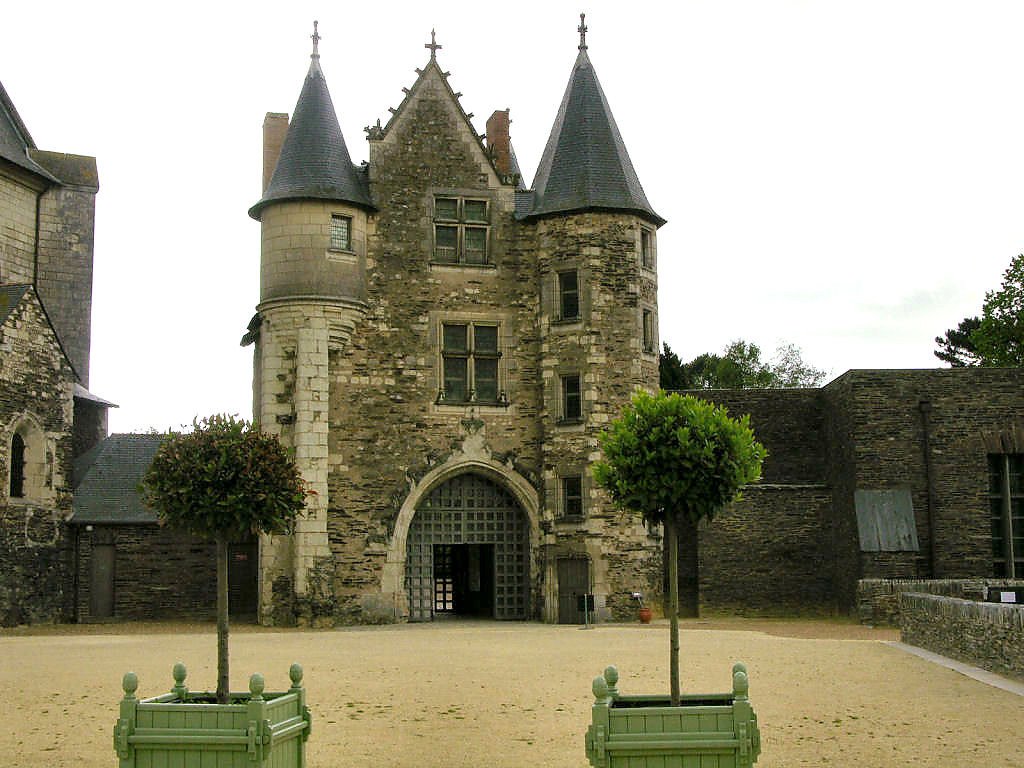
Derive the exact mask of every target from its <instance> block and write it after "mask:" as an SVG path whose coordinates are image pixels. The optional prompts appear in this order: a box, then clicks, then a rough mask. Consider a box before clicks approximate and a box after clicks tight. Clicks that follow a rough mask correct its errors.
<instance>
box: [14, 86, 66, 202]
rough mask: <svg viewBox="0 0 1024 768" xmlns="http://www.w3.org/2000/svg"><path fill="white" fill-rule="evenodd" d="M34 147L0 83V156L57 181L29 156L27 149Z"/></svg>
mask: <svg viewBox="0 0 1024 768" xmlns="http://www.w3.org/2000/svg"><path fill="white" fill-rule="evenodd" d="M35 148H36V144H35V142H34V141H33V140H32V136H31V134H29V132H28V128H26V127H25V123H23V122H22V121H21V116H20V115H19V114H18V110H17V109H15V108H14V102H13V101H11V97H10V96H8V95H7V91H6V90H5V89H4V84H3V83H0V157H2V158H3V159H5V160H8V161H10V162H12V163H14V164H15V165H17V166H20V167H21V168H24V169H25V170H27V171H31V172H32V173H35V174H37V175H39V176H42V177H43V178H44V179H46V180H47V181H51V182H55V181H57V180H58V179H57V178H56V177H55V176H53V174H51V173H50V172H49V171H47V170H46V169H45V168H43V167H42V166H40V165H39V164H38V163H37V162H35V161H34V160H33V159H32V158H31V157H29V150H31V149H35Z"/></svg>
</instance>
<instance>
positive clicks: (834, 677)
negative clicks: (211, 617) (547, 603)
mask: <svg viewBox="0 0 1024 768" xmlns="http://www.w3.org/2000/svg"><path fill="white" fill-rule="evenodd" d="M894 639H898V638H897V633H896V632H894V631H892V630H883V629H877V630H872V629H869V628H865V627H859V626H855V625H851V624H843V623H838V622H832V621H767V620H762V621H758V620H741V619H730V620H719V621H714V620H712V621H697V620H689V621H686V622H684V623H683V632H682V662H681V667H682V680H683V690H684V692H694V693H699V692H716V691H726V690H728V689H729V686H730V668H731V665H732V663H733V661H736V660H741V661H744V662H745V663H746V664H747V667H748V669H749V671H750V695H751V701H752V702H753V704H754V706H755V709H756V711H757V713H758V719H759V722H760V727H761V734H762V740H763V751H762V754H761V759H760V760H759V762H758V766H759V768H760V767H761V766H763V767H764V768H792V767H795V766H849V767H850V768H881V767H882V766H885V767H886V768H888V767H889V766H915V768H920V767H921V766H934V767H935V768H940V767H942V768H945V767H946V766H957V767H958V768H972V767H975V766H976V767H977V768H982V766H984V768H999V767H1003V766H1006V767H1013V768H1022V767H1024V749H1022V747H1021V729H1022V727H1024V697H1020V696H1015V695H1013V694H1011V693H1007V692H1005V691H1001V690H998V689H995V688H991V687H989V686H986V685H984V684H982V683H979V682H976V681H974V680H971V679H969V678H967V677H964V676H962V675H960V674H958V673H956V672H953V671H950V670H947V669H944V668H941V667H939V666H937V665H934V664H931V663H929V662H926V661H924V660H922V659H919V658H917V657H915V656H911V655H910V654H907V653H904V652H903V651H901V650H899V649H897V648H894V647H891V646H889V645H886V644H885V643H884V641H886V640H894ZM215 654H216V641H215V630H214V627H213V626H212V625H195V624H193V625H172V624H123V625H106V626H64V627H43V628H38V629H25V628H21V629H13V630H0V690H2V691H3V695H2V696H0V722H3V723H4V727H3V728H2V729H0V754H3V755H5V763H6V764H7V765H15V766H76V768H77V767H81V768H93V767H98V766H106V767H109V766H113V765H116V758H115V755H114V752H113V748H112V744H111V733H112V728H113V724H114V721H115V719H116V716H117V704H118V701H119V699H120V697H121V686H120V682H121V676H122V675H123V673H124V672H126V671H128V670H132V671H134V672H136V673H137V674H138V676H139V681H140V685H139V695H140V696H143V697H146V696H152V695H156V694H158V693H163V692H165V691H166V690H168V689H169V688H170V686H171V685H172V684H173V680H172V679H171V666H172V665H173V663H174V662H175V661H179V660H180V661H183V662H185V664H186V665H187V666H188V669H189V679H188V683H189V685H190V687H191V688H193V689H196V690H198V689H202V688H211V687H213V686H214V684H215V659H216V655H215ZM231 661H232V668H231V679H232V689H233V690H245V689H246V688H247V680H248V676H249V674H251V673H252V672H261V673H263V674H264V675H265V677H266V678H267V689H268V690H283V689H284V688H286V687H287V685H288V666H289V665H290V664H291V663H292V662H293V661H298V662H300V663H301V664H302V665H303V667H304V669H305V673H306V677H305V684H306V688H307V690H308V696H309V703H310V706H311V708H312V710H313V718H314V719H313V734H312V737H311V738H310V741H309V745H308V753H307V754H308V758H309V764H310V766H311V768H317V767H319V766H323V767H325V768H326V767H328V766H331V767H333V766H340V765H351V766H439V767H440V766H444V767H445V768H459V767H461V766H473V767H476V766H488V767H491V766H493V767H495V768H497V767H501V766H507V767H508V768H523V767H525V766H552V767H554V766H558V767H559V768H565V767H568V766H574V767H576V766H578V767H579V768H583V767H584V766H586V765H587V761H586V757H585V756H584V752H583V734H584V732H585V731H586V727H587V724H588V722H589V712H590V704H591V701H592V698H591V695H590V682H591V680H592V679H593V677H594V676H595V675H597V674H599V673H600V672H601V670H602V669H603V668H604V667H605V666H606V665H607V664H610V663H614V664H616V665H617V666H618V667H619V671H620V675H621V679H620V681H619V688H620V690H621V691H622V692H623V693H659V692H665V691H667V686H668V682H667V681H668V624H667V622H660V623H655V624H653V625H651V626H647V627H642V626H640V625H603V626H600V627H597V628H595V629H591V630H589V631H588V630H581V629H579V628H577V627H570V626H550V625H543V624H519V623H516V624H507V623H497V622H438V623H435V624H431V625H401V626H390V627H366V628H351V629H337V630H321V631H313V630H310V631H302V630H288V631H274V630H269V629H263V628H259V627H251V626H244V627H243V626H237V627H234V628H233V629H232V635H231Z"/></svg>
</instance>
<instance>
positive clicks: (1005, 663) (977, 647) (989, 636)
mask: <svg viewBox="0 0 1024 768" xmlns="http://www.w3.org/2000/svg"><path fill="white" fill-rule="evenodd" d="M899 604H900V637H901V639H902V640H903V642H904V643H908V644H910V645H916V646H918V647H919V648H925V649H926V650H929V651H932V652H934V653H939V654H942V655H943V656H948V657H949V658H953V659H957V660H959V661H963V662H966V663H968V664H973V665H975V666H978V667H981V668H982V669H987V670H988V671H989V672H995V673H997V674H1001V675H1010V676H1012V677H1016V678H1024V605H1020V604H1016V605H1013V604H1004V603H980V602H976V601H974V600H961V599H960V598H956V597H944V596H942V595H926V594H921V593H915V592H903V593H901V594H900V597H899Z"/></svg>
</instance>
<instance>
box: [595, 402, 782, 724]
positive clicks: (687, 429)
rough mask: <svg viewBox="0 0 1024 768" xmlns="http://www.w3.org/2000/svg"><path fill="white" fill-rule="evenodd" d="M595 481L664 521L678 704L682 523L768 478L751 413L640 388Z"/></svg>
mask: <svg viewBox="0 0 1024 768" xmlns="http://www.w3.org/2000/svg"><path fill="white" fill-rule="evenodd" d="M600 440H601V449H602V451H603V452H604V458H603V459H602V460H601V461H599V462H597V463H596V464H595V465H594V470H593V472H594V479H595V480H596V481H597V483H598V484H599V485H600V486H601V487H603V488H605V489H606V490H607V491H608V493H609V494H610V495H611V497H612V500H613V501H614V502H615V504H616V505H618V506H620V507H623V508H625V509H629V510H632V511H633V512H637V513H639V514H640V515H642V516H643V518H644V519H645V520H647V521H648V522H652V523H661V524H664V526H665V542H666V544H667V545H668V555H667V558H668V583H669V621H670V626H671V634H670V655H669V663H670V666H669V669H670V685H671V692H672V704H673V706H675V705H678V704H679V546H678V529H679V524H680V522H681V521H682V520H684V519H685V520H689V521H690V522H691V523H693V524H697V523H699V522H700V521H701V520H710V519H711V518H713V517H714V516H715V514H716V513H717V512H718V511H719V510H721V509H722V507H724V506H725V505H726V504H729V503H730V502H732V501H735V500H736V499H739V498H740V490H741V488H742V487H743V486H744V485H746V484H748V483H753V482H755V481H756V480H758V479H759V478H760V477H761V464H762V462H763V461H764V458H765V456H766V455H767V452H766V451H765V449H764V446H763V445H761V444H760V443H759V442H757V440H755V439H754V433H753V431H752V430H751V429H750V422H749V417H748V416H743V417H742V418H740V419H733V418H730V417H729V414H728V412H727V411H726V409H725V408H723V407H720V406H716V405H714V404H712V403H709V402H707V401H705V400H700V399H698V398H696V397H693V396H692V395H680V394H678V393H673V394H668V393H666V392H664V391H662V392H660V393H659V394H658V395H657V396H655V395H650V394H648V393H646V392H638V393H637V394H636V395H634V396H633V401H632V404H631V405H628V406H626V408H625V409H624V410H623V412H622V415H621V416H620V417H619V418H617V419H615V420H614V421H612V423H611V424H610V425H609V427H608V429H607V430H605V431H604V432H603V433H602V434H601V438H600Z"/></svg>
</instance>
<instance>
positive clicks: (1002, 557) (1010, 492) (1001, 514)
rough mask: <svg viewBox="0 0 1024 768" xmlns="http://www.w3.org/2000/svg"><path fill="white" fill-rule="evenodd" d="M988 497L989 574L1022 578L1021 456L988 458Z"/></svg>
mask: <svg viewBox="0 0 1024 768" xmlns="http://www.w3.org/2000/svg"><path fill="white" fill-rule="evenodd" d="M988 477H989V481H988V498H989V510H990V519H991V523H992V575H993V576H995V577H997V578H1010V579H1013V578H1020V577H1022V576H1024V454H1022V453H993V454H989V457H988Z"/></svg>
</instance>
